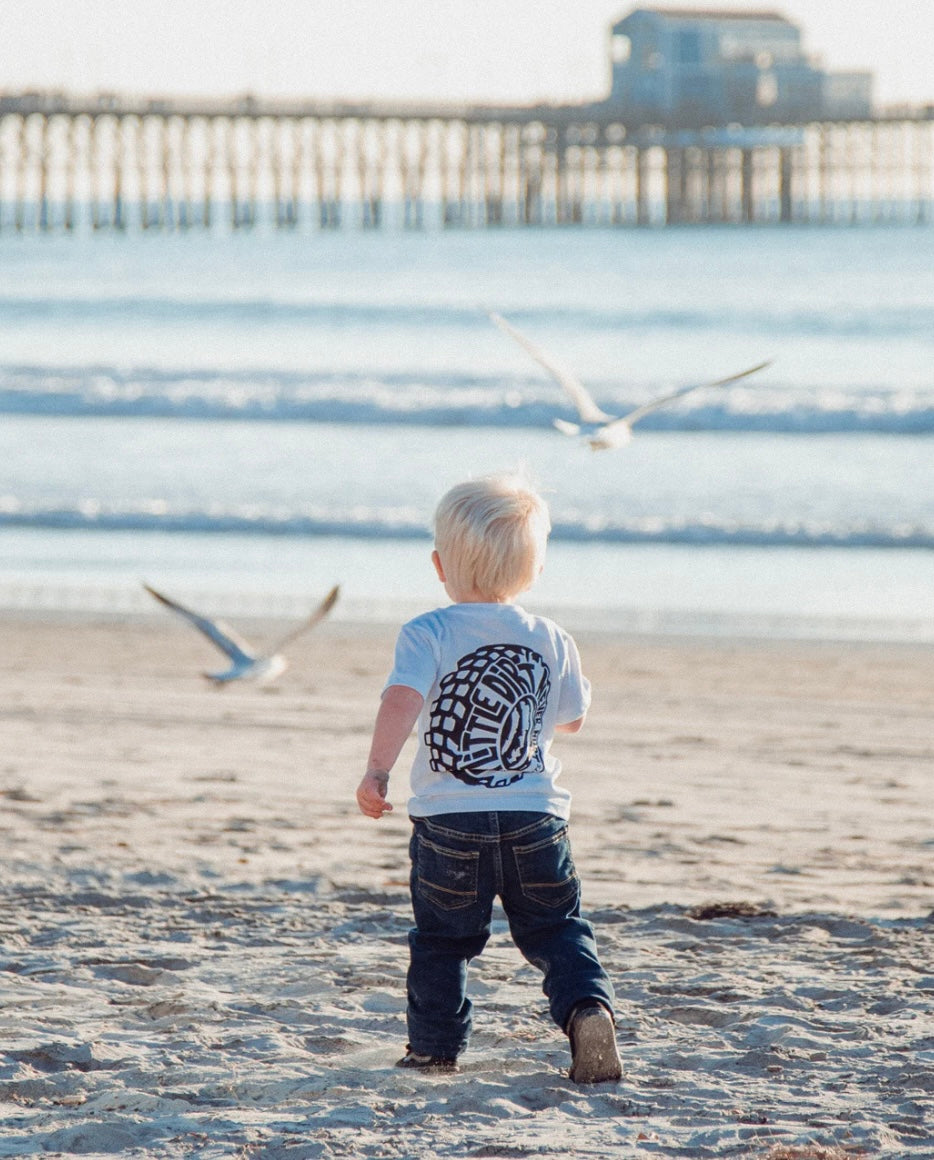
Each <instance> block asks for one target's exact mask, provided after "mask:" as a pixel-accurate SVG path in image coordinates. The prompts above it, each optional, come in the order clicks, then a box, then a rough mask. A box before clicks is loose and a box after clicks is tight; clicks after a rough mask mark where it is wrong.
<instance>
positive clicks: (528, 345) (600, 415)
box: [490, 313, 613, 423]
mask: <svg viewBox="0 0 934 1160" xmlns="http://www.w3.org/2000/svg"><path fill="white" fill-rule="evenodd" d="M490 320H491V321H492V322H493V323H495V324H496V326H498V327H499V328H500V330H501V331H502V332H503V333H504V334H508V335H509V337H510V338H511V339H513V340H514V341H515V342H517V343H518V344H519V345H520V346H521V347H522V348H523V349H524V350H525V351H526V352H527V353H528V354H530V355H531V356H532V358H534V359H535V361H536V362H537V363H538V365H539V366H540V367H544V369H545V370H546V371H547V372H548V373H549V374H550V375H551V377H552V378H553V379H554V380H555V381H556V382H557V383H558V385H559V386H560V387H561V388H562V389H563V390H564V392H565V394H566V395H567V396H568V398H569V399H570V400H571V402H572V403H573V404H574V406H575V408H576V410H577V413H578V415H580V419H581V422H582V423H606V422H608V421H609V420H611V419H612V418H613V416H612V415H607V414H606V413H605V412H604V411H601V410H600V408H599V407H598V406H597V404H596V403H595V402H594V401H593V397H592V396H591V394H590V391H588V390H587V388H586V387H585V386H584V384H583V383H582V382H581V381H580V379H579V378H578V377H577V376H576V375H575V374H573V373H572V372H571V371H569V370H568V368H567V367H565V366H562V365H561V363H559V362H557V361H556V360H555V359H553V358H552V357H551V355H550V354H548V353H547V352H546V351H544V350H542V349H541V347H539V346H536V345H535V343H534V342H532V340H531V339H530V338H526V336H525V335H524V334H523V333H522V332H521V331H520V330H516V328H515V327H514V326H513V325H512V324H511V323H509V322H507V321H506V319H505V318H503V316H502V315H501V314H492V313H491V314H490Z"/></svg>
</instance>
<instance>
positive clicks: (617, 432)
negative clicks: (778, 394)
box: [490, 313, 771, 451]
mask: <svg viewBox="0 0 934 1160" xmlns="http://www.w3.org/2000/svg"><path fill="white" fill-rule="evenodd" d="M490 319H491V320H492V321H493V322H494V323H495V324H496V325H497V326H498V327H499V328H500V330H501V331H503V333H504V334H508V335H509V337H510V338H512V339H514V340H515V341H516V342H517V343H518V344H519V345H520V346H521V347H522V348H523V349H524V350H526V351H527V352H528V353H529V354H530V355H531V356H532V358H533V359H535V361H536V362H537V363H538V364H539V366H542V367H544V368H545V370H546V371H548V373H549V374H550V375H551V377H552V378H553V379H554V380H555V382H557V383H558V385H559V386H560V387H562V388H563V390H564V392H565V394H566V395H567V396H568V398H569V399H570V400H571V402H572V403H573V404H574V406H575V408H576V409H577V414H578V416H579V418H580V422H579V423H568V422H567V421H566V420H564V419H553V420H552V422H553V423H554V425H555V427H557V429H558V430H559V431H560V432H561V433H562V435H580V434H582V433H583V434H584V435H585V437H586V439H587V442H588V443H589V444H590V447H591V449H592V450H594V451H608V450H610V449H611V448H613V447H622V446H623V444H625V443H628V442H629V440H630V439H631V438H632V429H633V427H634V425H635V424H636V423H638V422H639V420H640V419H642V418H643V417H644V416H646V415H648V414H649V412H650V411H654V410H656V409H657V408H658V407H664V406H666V405H667V404H668V403H671V402H673V401H674V400H675V399H681V398H683V397H684V396H685V395H689V394H690V393H691V392H692V391H699V390H702V389H703V388H705V387H725V386H726V385H727V384H728V383H735V382H736V381H737V380H739V379H744V378H746V376H747V375H754V374H755V373H756V371H761V370H764V369H765V368H766V367H767V366H770V365H771V363H770V362H762V363H757V364H756V366H754V367H749V368H748V369H747V370H744V371H740V372H739V373H738V374H735V375H728V376H727V377H726V378H725V379H716V380H715V381H714V382H711V383H695V384H694V385H693V386H690V387H682V388H681V389H680V390H678V391H673V392H672V393H671V394H669V395H661V396H660V397H659V398H657V399H652V400H651V402H648V403H645V404H644V405H643V406H641V407H636V408H635V410H633V411H630V412H629V413H628V414H626V415H623V416H621V417H617V416H615V415H608V414H607V413H606V412H605V411H601V410H600V408H599V407H598V406H597V404H596V403H595V402H594V400H593V396H592V395H591V393H590V391H588V390H587V388H586V387H585V386H584V384H583V383H582V382H581V381H580V379H579V378H578V377H577V376H576V375H575V374H573V372H571V371H569V370H568V369H567V367H564V366H562V365H561V363H559V362H558V361H557V360H556V359H554V358H552V356H551V355H550V354H548V353H547V351H544V350H542V348H541V347H540V346H536V344H535V343H534V342H532V340H531V339H530V338H528V337H526V335H524V334H523V333H522V331H521V330H517V329H516V327H514V326H513V325H512V324H511V323H509V322H507V321H506V319H505V318H503V316H502V315H501V314H492V313H491V314H490Z"/></svg>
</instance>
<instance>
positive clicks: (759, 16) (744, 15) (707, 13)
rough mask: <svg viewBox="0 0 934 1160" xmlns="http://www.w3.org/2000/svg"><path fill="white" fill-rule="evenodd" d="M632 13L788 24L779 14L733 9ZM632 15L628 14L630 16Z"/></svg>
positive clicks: (682, 18) (659, 10) (667, 10)
mask: <svg viewBox="0 0 934 1160" xmlns="http://www.w3.org/2000/svg"><path fill="white" fill-rule="evenodd" d="M633 12H651V13H652V15H653V16H668V17H670V18H671V19H672V20H774V21H777V22H778V23H780V24H790V23H791V21H790V20H789V19H788V17H787V16H783V15H782V14H781V13H780V12H767V11H765V10H761V11H758V12H745V11H743V12H740V11H738V10H737V9H735V8H661V7H646V8H635V9H633ZM632 14H633V13H630V15H632Z"/></svg>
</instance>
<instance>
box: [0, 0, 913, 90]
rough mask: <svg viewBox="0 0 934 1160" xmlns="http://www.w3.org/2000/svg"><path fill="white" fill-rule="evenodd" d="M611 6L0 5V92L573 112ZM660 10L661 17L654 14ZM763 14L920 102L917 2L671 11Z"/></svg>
mask: <svg viewBox="0 0 934 1160" xmlns="http://www.w3.org/2000/svg"><path fill="white" fill-rule="evenodd" d="M636 6H637V5H635V4H632V5H630V4H626V3H624V2H621V0H146V3H141V2H140V0H28V2H27V0H0V28H2V30H3V35H2V38H0V91H7V92H11V91H17V90H22V89H35V88H39V89H48V88H56V89H66V90H71V91H75V92H95V91H98V90H107V91H115V92H128V93H170V94H179V95H197V94H236V93H244V92H252V93H255V94H256V95H259V96H270V97H272V96H301V97H309V98H313V97H316V98H323V99H330V98H342V97H343V98H351V99H354V98H356V99H367V98H368V99H373V98H376V99H399V100H432V99H434V100H443V101H471V102H493V103H496V102H503V103H510V104H512V103H515V104H521V103H526V102H536V101H551V102H573V101H579V100H591V99H594V98H600V97H602V96H604V95H605V93H606V91H607V89H608V65H607V29H608V28H609V26H610V24H612V23H613V22H614V21H615V20H618V19H620V18H621V17H622V16H625V15H626V14H627V13H628V12H630V11H631V10H632V8H633V7H636ZM660 6H661V7H664V6H665V5H664V4H661V5H660ZM668 6H677V7H682V8H705V7H706V8H710V7H720V6H722V7H728V8H733V9H736V10H739V11H743V10H745V11H752V10H762V9H770V10H774V11H778V12H780V13H782V14H783V15H785V16H787V17H788V18H789V19H791V20H793V21H794V22H795V23H797V24H799V25H800V27H801V28H802V30H803V34H804V47H805V50H806V51H807V52H808V53H809V54H811V55H813V56H816V57H818V58H819V59H820V61H821V63H822V65H823V67H825V68H828V69H830V70H831V71H837V70H841V69H851V68H856V69H865V70H869V71H871V72H872V73H874V75H875V100H876V104H877V105H892V104H902V103H911V104H920V103H934V68H932V65H931V45H932V44H934V3H931V0H887V3H886V4H885V5H880V4H878V3H876V2H874V3H868V2H865V0H819V2H818V3H814V0H777V2H776V3H774V4H772V3H770V2H769V0H725V2H724V3H723V4H722V5H720V4H717V3H716V0H678V3H677V4H672V3H669V5H668Z"/></svg>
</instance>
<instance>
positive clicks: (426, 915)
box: [407, 811, 613, 1058]
mask: <svg viewBox="0 0 934 1160" xmlns="http://www.w3.org/2000/svg"><path fill="white" fill-rule="evenodd" d="M412 821H413V825H414V831H413V834H412V841H411V845H410V847H409V852H410V854H411V858H412V877H411V888H412V908H413V910H414V912H415V923H416V925H415V927H414V928H413V929H412V930H411V931H410V932H409V952H410V960H409V971H408V980H407V982H408V1007H407V1019H408V1031H409V1043H410V1044H411V1047H412V1050H413V1051H416V1052H418V1053H419V1054H424V1055H437V1056H443V1057H446V1058H454V1057H456V1056H457V1055H458V1054H459V1053H460V1052H462V1051H463V1050H464V1048H465V1047H466V1046H467V1041H468V1039H469V1038H470V1028H471V1007H472V1004H471V1002H470V1000H469V999H468V998H467V964H468V963H469V962H470V960H471V959H472V958H474V957H476V956H477V955H479V954H480V952H481V951H482V950H483V948H484V946H485V945H486V942H487V939H488V938H489V937H490V919H491V915H492V910H493V900H494V898H495V897H496V896H497V895H499V898H500V900H501V902H502V904H503V910H504V911H505V912H506V917H507V919H508V920H509V930H510V933H511V934H512V938H513V941H514V942H515V944H516V946H517V947H518V948H519V950H520V951H521V952H522V954H523V955H524V957H525V958H526V959H527V960H528V961H529V962H530V963H532V965H533V966H536V967H538V968H539V970H541V971H542V972H543V974H544V979H543V982H542V988H543V990H544V992H545V994H546V996H547V997H548V1000H549V1006H550V1009H551V1015H552V1018H553V1019H554V1021H555V1023H557V1024H558V1026H559V1027H561V1028H565V1026H566V1024H567V1021H568V1018H569V1016H570V1014H571V1010H572V1009H573V1007H574V1005H575V1004H576V1003H579V1002H580V1001H581V1000H582V999H597V1000H599V1001H600V1002H601V1003H603V1004H604V1005H605V1006H606V1007H607V1008H608V1009H609V1010H610V1011H612V1010H613V986H612V984H611V982H610V980H609V978H608V977H607V974H606V972H605V971H604V970H603V968H602V967H601V966H600V962H599V960H598V958H597V946H596V942H595V941H594V934H593V927H591V925H590V923H589V922H587V921H586V920H585V919H583V918H581V913H580V879H579V878H578V876H577V872H576V870H575V869H574V862H573V860H572V858H571V845H570V842H569V840H568V832H567V823H566V822H565V821H563V820H562V819H561V818H556V817H553V816H552V815H551V814H540V813H519V812H516V813H513V812H509V811H502V812H492V813H468V814H439V815H436V816H435V817H430V818H413V819H412Z"/></svg>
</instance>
